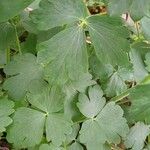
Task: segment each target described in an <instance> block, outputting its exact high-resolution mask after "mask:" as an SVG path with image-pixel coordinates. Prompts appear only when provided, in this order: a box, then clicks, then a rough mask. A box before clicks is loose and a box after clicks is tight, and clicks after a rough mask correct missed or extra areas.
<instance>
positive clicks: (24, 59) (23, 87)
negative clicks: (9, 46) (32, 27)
mask: <svg viewBox="0 0 150 150" xmlns="http://www.w3.org/2000/svg"><path fill="white" fill-rule="evenodd" d="M4 72H5V73H6V75H8V76H10V78H7V80H6V81H5V83H4V85H3V87H4V89H5V90H7V91H8V94H9V95H10V96H11V97H12V98H13V99H16V100H19V99H22V98H24V96H25V94H26V92H27V91H28V88H29V85H30V84H31V82H32V81H33V80H41V79H42V76H43V68H42V66H40V65H39V64H38V63H37V60H36V57H35V56H34V55H32V54H24V55H22V56H19V55H18V56H17V57H16V58H14V60H13V61H11V62H10V63H9V64H8V65H6V66H5V68H4Z"/></svg>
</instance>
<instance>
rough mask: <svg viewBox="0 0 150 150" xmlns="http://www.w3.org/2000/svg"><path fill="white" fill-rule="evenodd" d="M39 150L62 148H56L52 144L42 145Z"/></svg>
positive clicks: (57, 148) (59, 148)
mask: <svg viewBox="0 0 150 150" xmlns="http://www.w3.org/2000/svg"><path fill="white" fill-rule="evenodd" d="M39 150H64V149H63V148H62V147H56V146H54V145H53V144H42V145H41V146H40V147H39Z"/></svg>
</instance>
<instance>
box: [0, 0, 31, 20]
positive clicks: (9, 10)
mask: <svg viewBox="0 0 150 150" xmlns="http://www.w3.org/2000/svg"><path fill="white" fill-rule="evenodd" d="M33 1H34V0H21V1H20V0H11V1H10V0H1V3H0V22H5V21H7V20H8V19H11V18H13V17H14V16H16V15H17V14H19V13H20V12H21V11H22V10H23V9H25V8H26V7H27V6H28V5H30V4H31V3H32V2H33Z"/></svg>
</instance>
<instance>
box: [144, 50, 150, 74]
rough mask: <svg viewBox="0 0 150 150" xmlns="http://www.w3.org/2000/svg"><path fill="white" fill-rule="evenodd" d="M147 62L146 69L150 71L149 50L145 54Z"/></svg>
mask: <svg viewBox="0 0 150 150" xmlns="http://www.w3.org/2000/svg"><path fill="white" fill-rule="evenodd" d="M145 63H146V65H147V67H146V69H147V70H148V71H149V72H150V52H148V53H147V54H146V56H145Z"/></svg>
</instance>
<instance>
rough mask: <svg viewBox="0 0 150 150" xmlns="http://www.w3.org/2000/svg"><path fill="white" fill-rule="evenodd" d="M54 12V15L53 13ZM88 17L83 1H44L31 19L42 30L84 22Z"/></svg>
mask: <svg viewBox="0 0 150 150" xmlns="http://www.w3.org/2000/svg"><path fill="white" fill-rule="evenodd" d="M52 12H53V13H52ZM87 15H88V13H87V9H86V7H85V5H84V3H83V1H82V0H71V1H70V0H63V2H62V1H60V0H55V1H53V0H43V1H41V3H40V8H39V9H37V10H35V11H34V12H33V13H32V15H31V17H32V20H33V22H34V23H36V24H37V25H38V28H39V29H41V30H47V29H50V28H53V27H56V26H62V25H64V24H70V23H73V22H76V21H79V20H83V19H84V18H85V17H86V16H87Z"/></svg>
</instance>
